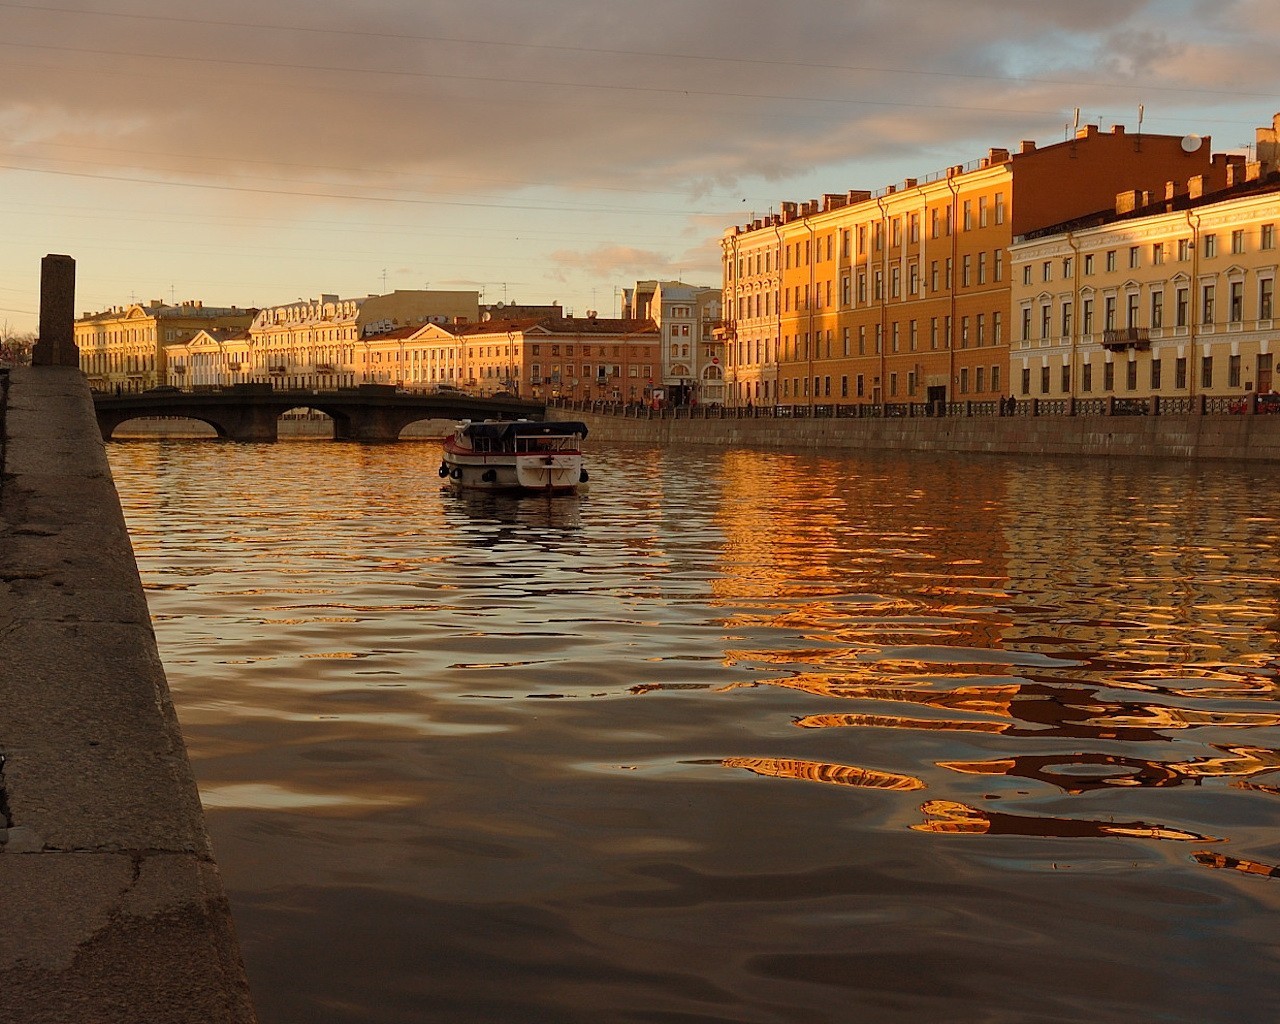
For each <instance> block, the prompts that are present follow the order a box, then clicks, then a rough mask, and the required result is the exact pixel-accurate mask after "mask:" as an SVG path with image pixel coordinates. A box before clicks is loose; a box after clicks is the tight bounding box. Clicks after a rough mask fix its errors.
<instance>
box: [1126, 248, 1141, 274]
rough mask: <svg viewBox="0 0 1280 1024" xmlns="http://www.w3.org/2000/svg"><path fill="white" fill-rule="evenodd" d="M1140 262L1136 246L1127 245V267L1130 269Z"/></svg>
mask: <svg viewBox="0 0 1280 1024" xmlns="http://www.w3.org/2000/svg"><path fill="white" fill-rule="evenodd" d="M1141 262H1142V254H1141V251H1140V249H1139V247H1138V246H1136V245H1131V246H1129V269H1130V270H1132V269H1134V268H1135V267H1137V266H1139V265H1140V264H1141Z"/></svg>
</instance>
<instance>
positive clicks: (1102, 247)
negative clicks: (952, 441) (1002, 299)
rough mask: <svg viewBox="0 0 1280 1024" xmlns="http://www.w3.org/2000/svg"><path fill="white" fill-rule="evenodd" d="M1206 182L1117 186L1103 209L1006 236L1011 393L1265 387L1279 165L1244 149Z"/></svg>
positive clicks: (1273, 331) (1279, 330)
mask: <svg viewBox="0 0 1280 1024" xmlns="http://www.w3.org/2000/svg"><path fill="white" fill-rule="evenodd" d="M1259 150H1260V152H1262V151H1263V147H1259ZM1205 185H1206V183H1205V181H1204V180H1203V179H1201V178H1193V179H1191V180H1190V181H1181V182H1173V181H1171V182H1169V183H1168V184H1167V185H1166V187H1165V189H1164V190H1163V191H1162V192H1159V193H1157V194H1156V195H1154V196H1152V195H1150V194H1146V195H1142V194H1136V193H1127V194H1124V195H1121V196H1120V197H1119V201H1118V204H1117V209H1116V211H1115V212H1112V213H1111V214H1109V215H1106V216H1101V217H1097V218H1093V219H1092V220H1091V221H1087V222H1083V223H1076V224H1073V225H1067V226H1064V227H1063V228H1062V229H1060V230H1055V229H1049V230H1047V231H1043V232H1038V233H1033V234H1031V235H1028V236H1026V237H1025V238H1023V239H1019V240H1018V241H1017V242H1016V243H1015V244H1014V245H1013V246H1012V247H1011V248H1010V250H1009V251H1010V262H1011V266H1012V271H1013V278H1014V282H1015V284H1014V288H1013V294H1012V302H1013V312H1014V315H1015V317H1016V318H1017V326H1016V328H1015V332H1014V334H1015V337H1014V341H1013V344H1012V352H1011V364H1012V369H1013V372H1014V386H1015V392H1016V394H1018V395H1019V396H1022V397H1029V398H1044V399H1058V398H1149V397H1152V396H1155V397H1158V398H1160V399H1162V400H1167V399H1177V398H1185V399H1194V398H1196V397H1197V396H1205V397H1227V398H1231V399H1243V397H1244V396H1246V395H1247V394H1248V393H1249V392H1267V391H1271V390H1272V389H1273V387H1274V385H1275V383H1276V381H1275V379H1274V377H1273V371H1274V359H1275V354H1276V350H1277V343H1278V342H1280V321H1277V320H1276V319H1275V314H1276V310H1275V294H1276V291H1275V290H1276V276H1277V266H1278V265H1280V249H1278V248H1277V243H1276V228H1277V225H1280V174H1277V173H1276V167H1275V164H1274V163H1271V162H1269V161H1268V162H1267V163H1262V162H1258V163H1252V164H1246V163H1245V162H1244V158H1242V157H1241V158H1238V159H1235V160H1233V161H1232V165H1231V167H1230V173H1229V175H1228V181H1227V187H1226V188H1223V189H1218V190H1214V191H1207V190H1206V187H1205Z"/></svg>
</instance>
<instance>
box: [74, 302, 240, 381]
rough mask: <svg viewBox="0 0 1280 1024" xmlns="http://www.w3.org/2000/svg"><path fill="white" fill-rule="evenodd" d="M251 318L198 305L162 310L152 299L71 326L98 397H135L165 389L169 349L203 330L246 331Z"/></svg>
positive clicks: (86, 317) (229, 309)
mask: <svg viewBox="0 0 1280 1024" xmlns="http://www.w3.org/2000/svg"><path fill="white" fill-rule="evenodd" d="M256 313H257V310H254V309H239V308H237V307H235V306H230V307H213V306H205V305H204V303H202V302H199V301H192V302H183V303H180V304H178V305H165V304H164V303H163V302H161V301H159V300H158V299H156V300H153V301H152V302H150V303H148V304H147V305H145V306H144V305H142V304H140V303H132V304H130V305H128V306H116V307H113V308H111V309H108V310H105V311H103V312H101V313H85V314H84V315H83V316H82V317H81V318H80V319H79V320H77V321H76V322H75V340H76V345H77V346H78V348H79V350H80V368H81V369H82V370H83V371H84V373H85V376H86V377H87V378H88V380H89V386H90V387H92V388H94V389H96V390H98V391H117V390H118V391H141V390H143V389H145V388H149V387H155V386H156V385H158V384H164V383H171V382H172V381H171V377H172V376H173V375H172V374H170V372H169V366H168V362H167V352H168V348H169V346H175V345H176V346H181V345H182V344H184V343H186V342H187V341H189V340H190V339H192V338H194V337H195V336H196V334H197V333H199V332H200V331H204V330H221V329H227V328H246V327H248V326H249V324H250V323H251V322H252V321H253V318H254V315H255V314H256ZM182 365H184V366H185V362H183V363H182ZM179 376H180V375H179Z"/></svg>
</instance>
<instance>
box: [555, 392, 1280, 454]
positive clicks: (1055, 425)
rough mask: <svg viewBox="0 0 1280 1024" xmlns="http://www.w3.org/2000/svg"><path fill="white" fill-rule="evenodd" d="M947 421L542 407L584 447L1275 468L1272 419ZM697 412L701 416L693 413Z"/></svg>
mask: <svg viewBox="0 0 1280 1024" xmlns="http://www.w3.org/2000/svg"><path fill="white" fill-rule="evenodd" d="M1022 408H1023V409H1024V412H1023V413H1021V414H1019V415H1013V416H996V415H978V416H965V415H946V416H924V415H919V416H883V417H851V416H848V417H847V416H830V415H825V416H823V415H800V414H799V413H798V412H797V411H796V410H794V409H793V410H789V412H790V414H789V415H785V416H783V415H773V414H772V410H771V411H770V414H769V415H764V414H760V415H755V416H747V415H741V414H736V415H731V414H730V413H731V410H725V412H724V413H723V414H717V413H716V412H715V411H709V412H708V413H707V414H695V415H693V416H690V415H688V410H681V412H682V413H684V415H672V412H671V411H670V410H669V411H667V413H666V415H665V416H662V417H657V416H652V417H651V416H650V415H649V414H646V413H644V412H643V410H641V412H640V414H639V415H637V414H636V413H635V411H634V410H633V411H631V412H629V413H628V414H626V415H622V414H620V413H619V412H610V411H608V407H606V406H602V405H597V406H596V407H594V409H593V407H592V406H591V405H588V404H576V405H562V406H555V407H548V409H547V416H548V418H551V419H558V420H566V419H580V420H582V421H583V422H585V423H586V424H587V425H588V427H589V428H590V430H591V440H592V441H632V442H637V443H642V444H654V445H671V446H680V445H717V446H721V447H731V446H740V447H745V448H787V449H792V450H799V451H803V450H809V449H820V448H837V449H844V450H863V451H901V452H935V453H942V452H948V453H968V454H986V455H1025V456H1092V457H1097V456H1108V457H1134V458H1147V459H1194V460H1210V461H1213V460H1232V459H1241V460H1247V461H1252V462H1277V461H1280V414H1272V413H1268V414H1248V415H1239V414H1231V413H1227V412H1223V413H1196V412H1173V413H1161V414H1160V415H1158V416H1156V415H1097V414H1092V413H1090V414H1085V415H1074V416H1068V415H1057V414H1049V415H1027V414H1025V408H1026V407H1025V406H1023V407H1022ZM699 413H701V411H699Z"/></svg>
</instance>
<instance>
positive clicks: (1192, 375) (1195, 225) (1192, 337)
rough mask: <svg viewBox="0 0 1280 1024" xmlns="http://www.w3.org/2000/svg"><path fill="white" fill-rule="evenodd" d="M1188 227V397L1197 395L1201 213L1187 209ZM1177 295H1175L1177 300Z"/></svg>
mask: <svg viewBox="0 0 1280 1024" xmlns="http://www.w3.org/2000/svg"><path fill="white" fill-rule="evenodd" d="M1187 227H1189V228H1190V229H1191V295H1190V297H1189V298H1190V302H1189V303H1188V306H1189V309H1188V313H1189V316H1188V317H1187V397H1188V398H1195V396H1196V370H1197V366H1196V357H1197V353H1196V325H1197V324H1198V323H1199V322H1200V313H1201V311H1200V309H1199V300H1198V299H1197V298H1196V296H1197V295H1198V294H1199V293H1200V215H1199V214H1198V213H1193V212H1192V211H1191V210H1188V211H1187ZM1176 298H1177V296H1176V295H1175V301H1176Z"/></svg>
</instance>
